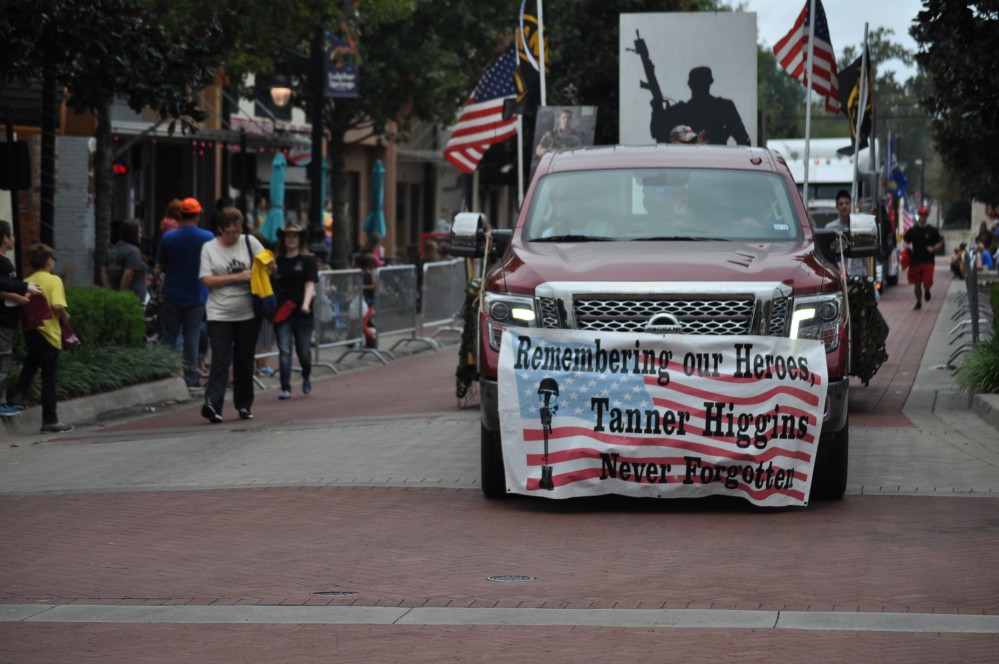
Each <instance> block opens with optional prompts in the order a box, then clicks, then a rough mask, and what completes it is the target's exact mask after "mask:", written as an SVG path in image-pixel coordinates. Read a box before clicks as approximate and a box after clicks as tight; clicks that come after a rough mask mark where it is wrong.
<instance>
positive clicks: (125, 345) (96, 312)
mask: <svg viewBox="0 0 999 664" xmlns="http://www.w3.org/2000/svg"><path fill="white" fill-rule="evenodd" d="M66 304H67V305H69V316H70V319H69V324H70V327H72V328H73V331H74V332H76V334H77V336H78V337H80V339H82V340H83V345H84V346H87V347H89V346H120V347H121V348H122V350H124V351H127V350H129V349H132V348H142V347H144V346H145V345H146V321H145V314H144V312H143V310H142V305H140V304H139V300H138V298H137V297H135V295H134V294H133V293H131V292H122V291H114V290H111V289H110V288H82V287H79V286H68V287H67V288H66ZM70 352H72V353H75V352H77V349H74V350H72V351H70ZM24 353H25V346H24V335H23V334H22V333H21V332H20V330H19V331H18V334H17V336H16V337H15V338H14V361H15V362H22V361H23V360H24Z"/></svg>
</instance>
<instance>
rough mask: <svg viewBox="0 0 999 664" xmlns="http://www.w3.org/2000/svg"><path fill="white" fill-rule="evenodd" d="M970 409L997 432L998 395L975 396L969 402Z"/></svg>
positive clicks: (998, 421) (998, 425)
mask: <svg viewBox="0 0 999 664" xmlns="http://www.w3.org/2000/svg"><path fill="white" fill-rule="evenodd" d="M971 409H972V410H973V411H974V412H975V413H976V414H977V415H978V416H979V417H980V418H982V420H984V421H985V423H986V424H988V425H989V426H991V427H992V428H994V429H996V431H999V394H976V395H975V396H974V397H973V398H972V400H971Z"/></svg>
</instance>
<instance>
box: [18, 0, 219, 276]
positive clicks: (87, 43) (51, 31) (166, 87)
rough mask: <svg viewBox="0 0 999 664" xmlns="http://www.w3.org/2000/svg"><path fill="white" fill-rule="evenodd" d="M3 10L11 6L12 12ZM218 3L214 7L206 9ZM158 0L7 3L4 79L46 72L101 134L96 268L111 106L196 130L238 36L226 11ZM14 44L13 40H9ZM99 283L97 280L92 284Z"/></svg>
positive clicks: (106, 216) (107, 217)
mask: <svg viewBox="0 0 999 664" xmlns="http://www.w3.org/2000/svg"><path fill="white" fill-rule="evenodd" d="M6 4H9V5H11V7H10V8H9V11H8V8H7V7H6ZM203 4H204V5H211V4H212V3H203ZM163 5H165V3H158V2H153V1H152V0H22V1H21V2H14V3H5V7H4V12H3V20H2V21H0V74H2V75H3V76H4V77H5V78H18V79H20V80H22V81H27V80H30V79H39V78H41V77H42V75H43V73H44V74H47V75H49V76H51V77H52V79H53V80H54V81H55V83H56V84H58V85H61V86H64V87H65V89H66V103H67V105H68V106H69V107H70V108H72V109H73V110H75V111H77V112H84V111H90V112H92V113H93V114H94V116H95V118H96V120H97V123H96V130H95V133H94V136H95V138H96V144H97V145H96V150H95V154H94V166H93V167H94V212H95V221H96V248H95V251H94V259H95V266H100V265H103V264H104V263H105V261H106V257H107V246H108V240H109V238H110V228H111V177H112V161H113V159H112V150H113V139H112V135H111V117H110V113H111V111H110V108H111V103H112V102H113V101H114V99H115V98H117V97H121V98H124V99H125V100H126V101H127V102H128V105H129V106H130V107H131V108H132V109H133V110H135V111H137V112H139V111H142V110H143V109H144V108H145V107H150V108H152V109H155V110H157V111H159V112H160V114H161V116H163V118H165V119H167V118H169V119H172V120H171V129H172V128H173V125H174V124H175V123H176V122H180V123H181V126H182V127H183V128H185V129H190V130H194V129H196V126H197V118H198V117H200V116H201V112H200V111H199V110H198V109H197V108H196V107H195V106H194V105H193V102H192V92H193V90H195V89H197V88H199V87H202V86H204V85H206V84H208V83H211V82H212V80H213V77H214V74H215V72H216V69H217V68H218V65H219V64H220V58H221V54H222V53H223V52H225V51H226V50H227V49H228V48H229V47H230V46H231V43H232V40H233V36H234V31H233V29H232V28H231V21H230V23H229V26H230V27H228V28H226V27H223V20H224V19H226V18H231V17H230V16H229V15H228V14H222V13H221V12H218V11H211V12H209V11H208V10H207V9H205V10H202V11H200V12H198V13H197V15H195V14H188V15H187V16H183V15H181V14H180V12H179V10H176V11H173V10H168V9H166V8H165V6H163ZM8 40H9V41H8ZM98 281H99V278H98V275H97V274H95V275H94V283H97V282H98Z"/></svg>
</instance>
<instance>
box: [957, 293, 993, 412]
mask: <svg viewBox="0 0 999 664" xmlns="http://www.w3.org/2000/svg"><path fill="white" fill-rule="evenodd" d="M989 302H990V304H991V305H992V330H993V333H992V334H991V336H988V337H987V338H985V339H983V340H982V341H981V343H979V344H978V345H976V346H974V347H973V348H972V349H971V350H970V351H968V354H967V355H965V357H964V361H962V362H961V366H959V367H958V368H957V375H956V376H955V380H956V382H957V386H958V387H959V388H960V389H961V390H962V391H964V392H970V393H972V394H994V393H997V392H999V336H996V334H995V330H999V327H997V326H999V284H995V285H993V286H992V290H991V291H990V292H989Z"/></svg>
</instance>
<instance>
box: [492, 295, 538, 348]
mask: <svg viewBox="0 0 999 664" xmlns="http://www.w3.org/2000/svg"><path fill="white" fill-rule="evenodd" d="M485 308H486V321H487V324H488V325H489V347H490V348H492V349H493V350H495V351H498V350H499V349H500V341H501V340H502V339H503V330H505V329H506V328H508V327H537V323H536V321H537V315H536V314H535V312H534V298H533V297H528V296H526V295H510V294H508V293H486V298H485Z"/></svg>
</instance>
